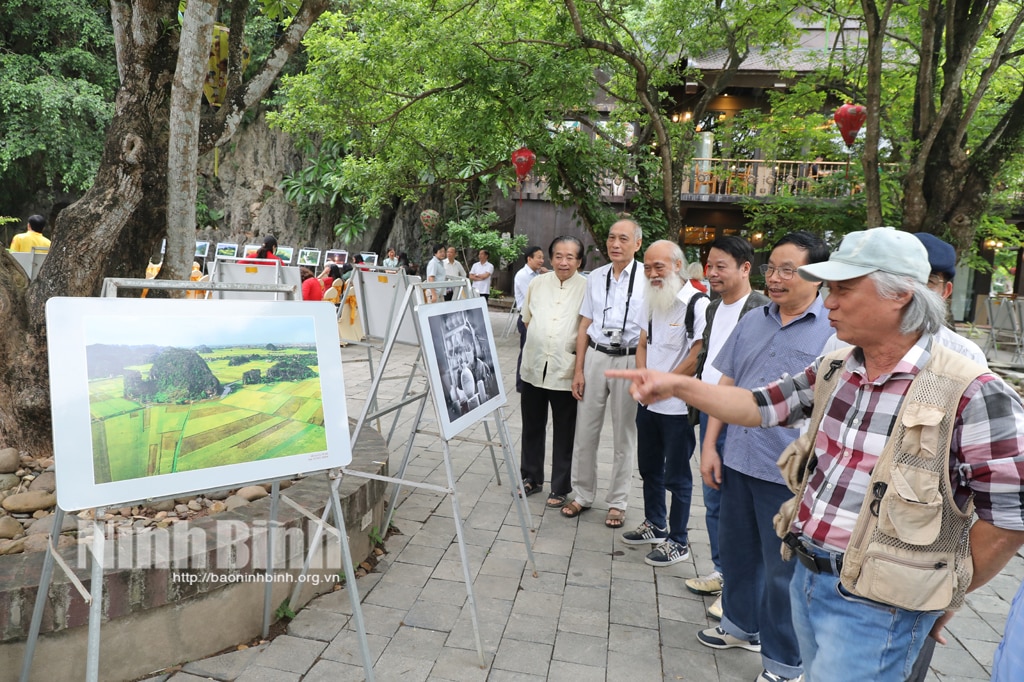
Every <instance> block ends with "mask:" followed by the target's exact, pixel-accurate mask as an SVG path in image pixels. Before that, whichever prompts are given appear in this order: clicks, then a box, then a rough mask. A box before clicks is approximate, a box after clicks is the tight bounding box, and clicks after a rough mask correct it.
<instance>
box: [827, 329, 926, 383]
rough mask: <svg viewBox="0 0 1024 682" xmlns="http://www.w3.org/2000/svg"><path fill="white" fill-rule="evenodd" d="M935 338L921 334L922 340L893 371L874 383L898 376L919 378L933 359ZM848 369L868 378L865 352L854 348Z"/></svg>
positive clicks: (847, 362)
mask: <svg viewBox="0 0 1024 682" xmlns="http://www.w3.org/2000/svg"><path fill="white" fill-rule="evenodd" d="M934 338H935V337H934V336H933V335H932V334H921V336H920V338H918V339H917V341H916V342H915V343H914V345H913V346H911V347H910V349H909V350H907V352H906V353H904V355H903V357H902V358H900V360H899V362H897V363H896V366H895V367H893V368H892V371H890V372H888V373H886V374H883V375H882V376H880V377H878V378H877V379H876V380H875V381H874V383H884V382H885V381H886V380H887V379H889V378H890V377H894V376H898V375H903V376H905V377H910V378H913V377H915V376H917V374H918V373H919V372H920V371H921V370H922V369H924V366H925V365H926V364H928V360H930V359H931V357H932V341H933V340H934ZM846 369H847V370H848V371H850V372H853V373H856V374H860V375H861V376H863V377H865V378H867V368H866V367H865V366H864V351H863V350H861V349H860V347H859V346H858V347H856V348H854V349H853V352H852V353H850V355H849V357H848V358H847V359H846Z"/></svg>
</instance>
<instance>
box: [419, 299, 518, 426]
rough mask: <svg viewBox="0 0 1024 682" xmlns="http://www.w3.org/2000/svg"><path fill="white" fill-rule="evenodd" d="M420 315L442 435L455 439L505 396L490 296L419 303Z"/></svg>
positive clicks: (495, 406) (491, 409) (503, 400)
mask: <svg viewBox="0 0 1024 682" xmlns="http://www.w3.org/2000/svg"><path fill="white" fill-rule="evenodd" d="M416 315H417V320H418V322H419V328H420V338H421V339H422V342H423V356H424V357H425V358H426V359H427V374H428V376H429V378H430V389H431V390H430V392H431V394H432V395H433V398H434V407H435V409H436V410H437V415H438V422H439V423H440V427H441V435H442V436H443V437H444V439H445V440H451V439H452V438H454V437H455V436H456V435H458V434H459V433H460V432H462V431H463V430H465V429H467V428H469V427H470V426H472V425H473V424H475V423H476V422H478V421H480V420H481V419H483V418H484V417H486V416H487V415H489V414H490V413H491V412H493V411H494V410H496V409H498V408H499V407H501V406H502V405H504V404H505V403H506V401H507V400H506V397H505V387H504V385H503V384H502V381H501V370H500V369H499V367H498V353H497V351H496V349H495V346H494V334H493V333H492V332H491V320H490V316H489V315H488V314H487V301H486V300H485V299H483V298H480V297H475V298H471V299H467V300H462V301H447V302H444V303H432V304H429V305H421V306H419V307H418V308H417V311H416Z"/></svg>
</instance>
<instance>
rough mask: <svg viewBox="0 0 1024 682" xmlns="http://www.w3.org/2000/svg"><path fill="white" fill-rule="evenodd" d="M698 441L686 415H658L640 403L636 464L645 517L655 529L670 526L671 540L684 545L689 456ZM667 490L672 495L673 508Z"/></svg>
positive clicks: (690, 492)
mask: <svg viewBox="0 0 1024 682" xmlns="http://www.w3.org/2000/svg"><path fill="white" fill-rule="evenodd" d="M696 444H697V442H696V437H695V436H694V435H693V427H692V426H690V421H689V419H688V418H687V416H686V415H685V414H658V413H657V412H651V411H650V410H649V409H647V408H646V407H644V406H643V405H638V406H637V408H636V463H637V468H638V469H639V471H640V477H641V478H642V479H643V480H644V516H645V517H646V518H647V520H648V521H649V522H650V523H651V524H652V525H654V526H655V527H656V528H668V537H669V539H670V540H674V541H675V542H678V543H679V544H681V545H685V544H687V534H686V524H687V523H688V522H689V520H690V500H691V499H692V497H693V473H692V472H691V471H690V457H691V456H692V455H693V450H694V447H695V446H696ZM665 493H669V494H671V495H672V507H671V509H669V508H667V505H666V502H665Z"/></svg>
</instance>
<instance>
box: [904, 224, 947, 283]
mask: <svg viewBox="0 0 1024 682" xmlns="http://www.w3.org/2000/svg"><path fill="white" fill-rule="evenodd" d="M914 236H915V237H917V239H918V241H919V242H921V243H922V244H924V248H925V250H927V251H928V264H929V265H930V266H931V268H932V272H937V273H939V274H940V275H942V276H943V277H945V278H946V281H948V282H952V281H953V278H954V277H956V249H954V248H953V247H952V246H951V245H950V244H947V243H946V242H944V241H942V240H941V239H939V238H938V237H936V236H935V235H933V234H928V233H927V232H918V233H917V234H915V235H914Z"/></svg>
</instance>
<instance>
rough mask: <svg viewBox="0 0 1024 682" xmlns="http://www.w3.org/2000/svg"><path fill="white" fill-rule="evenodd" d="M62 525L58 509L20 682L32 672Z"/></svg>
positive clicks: (62, 513)
mask: <svg viewBox="0 0 1024 682" xmlns="http://www.w3.org/2000/svg"><path fill="white" fill-rule="evenodd" d="M63 524H64V510H63V509H61V508H60V507H57V509H56V510H55V511H54V512H53V527H52V528H51V529H50V544H49V545H47V547H46V556H45V557H43V570H42V571H41V572H40V574H39V588H38V590H37V591H36V603H35V606H34V607H33V608H32V622H31V623H30V624H29V628H28V639H27V640H25V654H24V657H23V658H22V659H21V677H20V678H19V680H20V682H28V677H29V673H30V672H31V670H32V657H33V656H34V655H35V653H36V642H37V641H38V640H39V629H40V626H41V625H42V624H43V609H44V608H46V597H47V595H49V593H50V583H51V582H53V564H54V560H53V550H54V548H56V547H57V540H58V539H59V538H60V528H61V526H62V525H63Z"/></svg>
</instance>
